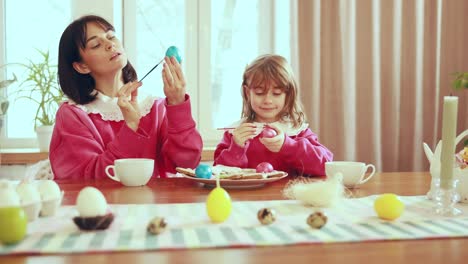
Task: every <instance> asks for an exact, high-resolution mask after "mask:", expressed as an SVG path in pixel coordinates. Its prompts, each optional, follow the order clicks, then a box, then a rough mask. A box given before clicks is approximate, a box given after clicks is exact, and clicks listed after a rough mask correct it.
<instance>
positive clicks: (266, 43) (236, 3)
mask: <svg viewBox="0 0 468 264" xmlns="http://www.w3.org/2000/svg"><path fill="white" fill-rule="evenodd" d="M125 3H127V4H126V5H125V6H124V18H125V19H124V28H125V31H124V35H125V36H126V38H125V46H126V49H127V51H128V52H129V53H130V57H131V58H132V61H133V62H134V64H135V67H136V69H137V71H138V73H139V74H140V76H142V75H143V74H145V72H144V71H146V70H148V69H151V68H152V66H153V65H154V64H155V63H157V62H158V61H159V60H160V59H161V57H162V56H163V55H164V53H165V50H166V49H167V48H168V47H169V46H171V45H176V46H178V47H179V48H180V49H181V50H182V51H183V52H182V53H183V54H184V58H183V60H184V61H183V65H182V66H183V68H184V73H185V77H186V79H187V90H188V93H189V94H190V96H191V98H192V110H193V115H194V117H195V119H196V121H197V124H198V128H199V130H200V133H201V134H202V137H203V140H204V145H205V146H215V145H216V144H217V143H218V142H219V140H220V139H221V136H222V131H217V130H216V128H219V127H225V126H227V125H229V124H231V123H233V122H235V121H237V120H238V119H239V118H240V114H241V108H242V97H241V90H240V89H241V83H242V74H243V71H244V69H245V67H246V65H247V64H248V63H249V62H251V61H252V60H253V59H254V58H255V57H257V56H258V55H260V54H263V53H278V54H281V55H283V56H285V57H286V58H287V59H289V58H290V57H291V56H290V54H291V45H290V39H291V36H290V33H289V32H290V28H291V25H290V5H291V3H290V1H288V0H276V1H270V0H216V1H214V0H213V1H210V0H198V1H193V0H177V1H170V2H169V1H166V0H137V1H136V2H133V1H125ZM129 36H131V37H129ZM142 69H143V72H142ZM159 72H160V69H159ZM152 75H153V76H152V77H151V80H148V81H147V79H145V81H144V86H146V87H149V89H151V90H152V92H153V93H154V92H157V95H159V96H164V93H163V92H162V81H161V77H160V74H159V76H158V74H157V73H152ZM148 78H149V77H148ZM145 89H147V88H145Z"/></svg>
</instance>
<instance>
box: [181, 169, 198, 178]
mask: <svg viewBox="0 0 468 264" xmlns="http://www.w3.org/2000/svg"><path fill="white" fill-rule="evenodd" d="M176 171H177V172H179V173H182V174H185V175H187V176H190V177H195V176H196V175H195V170H194V169H190V168H182V167H177V168H176Z"/></svg>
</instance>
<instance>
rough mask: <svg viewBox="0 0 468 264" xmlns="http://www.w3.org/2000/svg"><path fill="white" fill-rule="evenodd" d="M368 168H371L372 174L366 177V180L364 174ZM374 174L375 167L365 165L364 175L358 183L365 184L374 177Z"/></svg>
mask: <svg viewBox="0 0 468 264" xmlns="http://www.w3.org/2000/svg"><path fill="white" fill-rule="evenodd" d="M369 168H372V172H371V173H370V174H369V176H367V178H364V177H365V176H366V172H367V170H368V169H369ZM374 174H375V166H374V165H372V164H367V165H366V170H365V171H364V174H363V175H362V179H361V181H360V184H363V183H365V182H367V181H368V180H370V178H372V176H374Z"/></svg>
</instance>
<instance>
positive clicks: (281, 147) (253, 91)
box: [214, 55, 333, 175]
mask: <svg viewBox="0 0 468 264" xmlns="http://www.w3.org/2000/svg"><path fill="white" fill-rule="evenodd" d="M242 98H243V110H242V115H241V117H242V119H241V120H240V121H238V122H236V123H235V124H234V125H233V126H231V127H234V128H235V129H234V130H232V131H231V130H228V131H226V132H225V133H224V137H223V139H222V140H221V142H220V143H219V144H218V146H217V147H216V150H215V154H214V165H217V164H221V165H226V166H234V167H241V168H256V166H257V165H258V164H260V163H261V162H268V163H270V164H271V165H273V168H274V169H276V170H281V171H286V172H288V173H289V174H292V175H325V162H327V161H331V160H332V158H333V154H332V153H331V152H330V150H328V149H327V148H326V147H324V146H323V145H321V144H320V143H319V142H318V139H317V136H316V135H315V134H314V133H312V131H311V130H310V129H309V128H308V124H307V123H305V120H304V119H305V116H304V113H303V111H302V106H301V103H300V100H299V98H300V97H299V90H298V88H297V84H296V81H295V80H294V76H293V72H292V69H291V67H290V66H289V65H288V63H287V61H286V59H284V58H283V57H281V56H277V55H264V56H260V57H259V58H257V59H256V60H255V61H253V62H252V63H251V64H250V65H249V66H248V67H247V69H246V70H245V72H244V76H243V82H242ZM265 126H266V127H270V128H272V129H274V130H275V132H276V134H277V135H276V136H274V137H271V138H270V137H265V136H263V135H264V134H263V133H262V131H263V129H264V128H265Z"/></svg>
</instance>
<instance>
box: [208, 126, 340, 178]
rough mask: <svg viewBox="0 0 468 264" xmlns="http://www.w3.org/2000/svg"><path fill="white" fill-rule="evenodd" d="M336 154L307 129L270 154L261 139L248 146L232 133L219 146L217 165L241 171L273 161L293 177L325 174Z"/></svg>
mask: <svg viewBox="0 0 468 264" xmlns="http://www.w3.org/2000/svg"><path fill="white" fill-rule="evenodd" d="M332 159H333V154H332V153H331V151H330V150H328V149H327V148H326V147H324V146H323V145H321V144H320V143H319V142H318V139H317V136H316V135H315V134H314V133H312V131H311V130H310V129H309V128H307V129H305V130H303V131H301V132H299V134H297V135H295V136H287V135H285V140H284V144H283V146H282V148H281V150H280V151H279V152H277V153H274V152H271V151H269V150H268V149H267V148H266V147H265V146H264V145H263V144H262V143H260V140H259V136H256V137H255V138H253V139H252V140H250V141H247V143H246V145H245V146H244V147H241V146H239V145H237V144H236V143H235V142H234V139H233V136H232V134H231V133H230V132H229V131H226V132H225V133H224V137H223V139H222V140H221V142H220V143H219V144H218V146H217V147H216V150H215V154H214V164H215V165H216V164H222V165H226V166H234V167H240V168H255V167H257V165H258V164H259V163H261V162H264V161H266V162H269V163H270V164H271V165H273V168H274V169H275V170H280V171H286V172H288V173H289V174H290V175H310V176H319V175H325V162H327V161H331V160H332Z"/></svg>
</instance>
